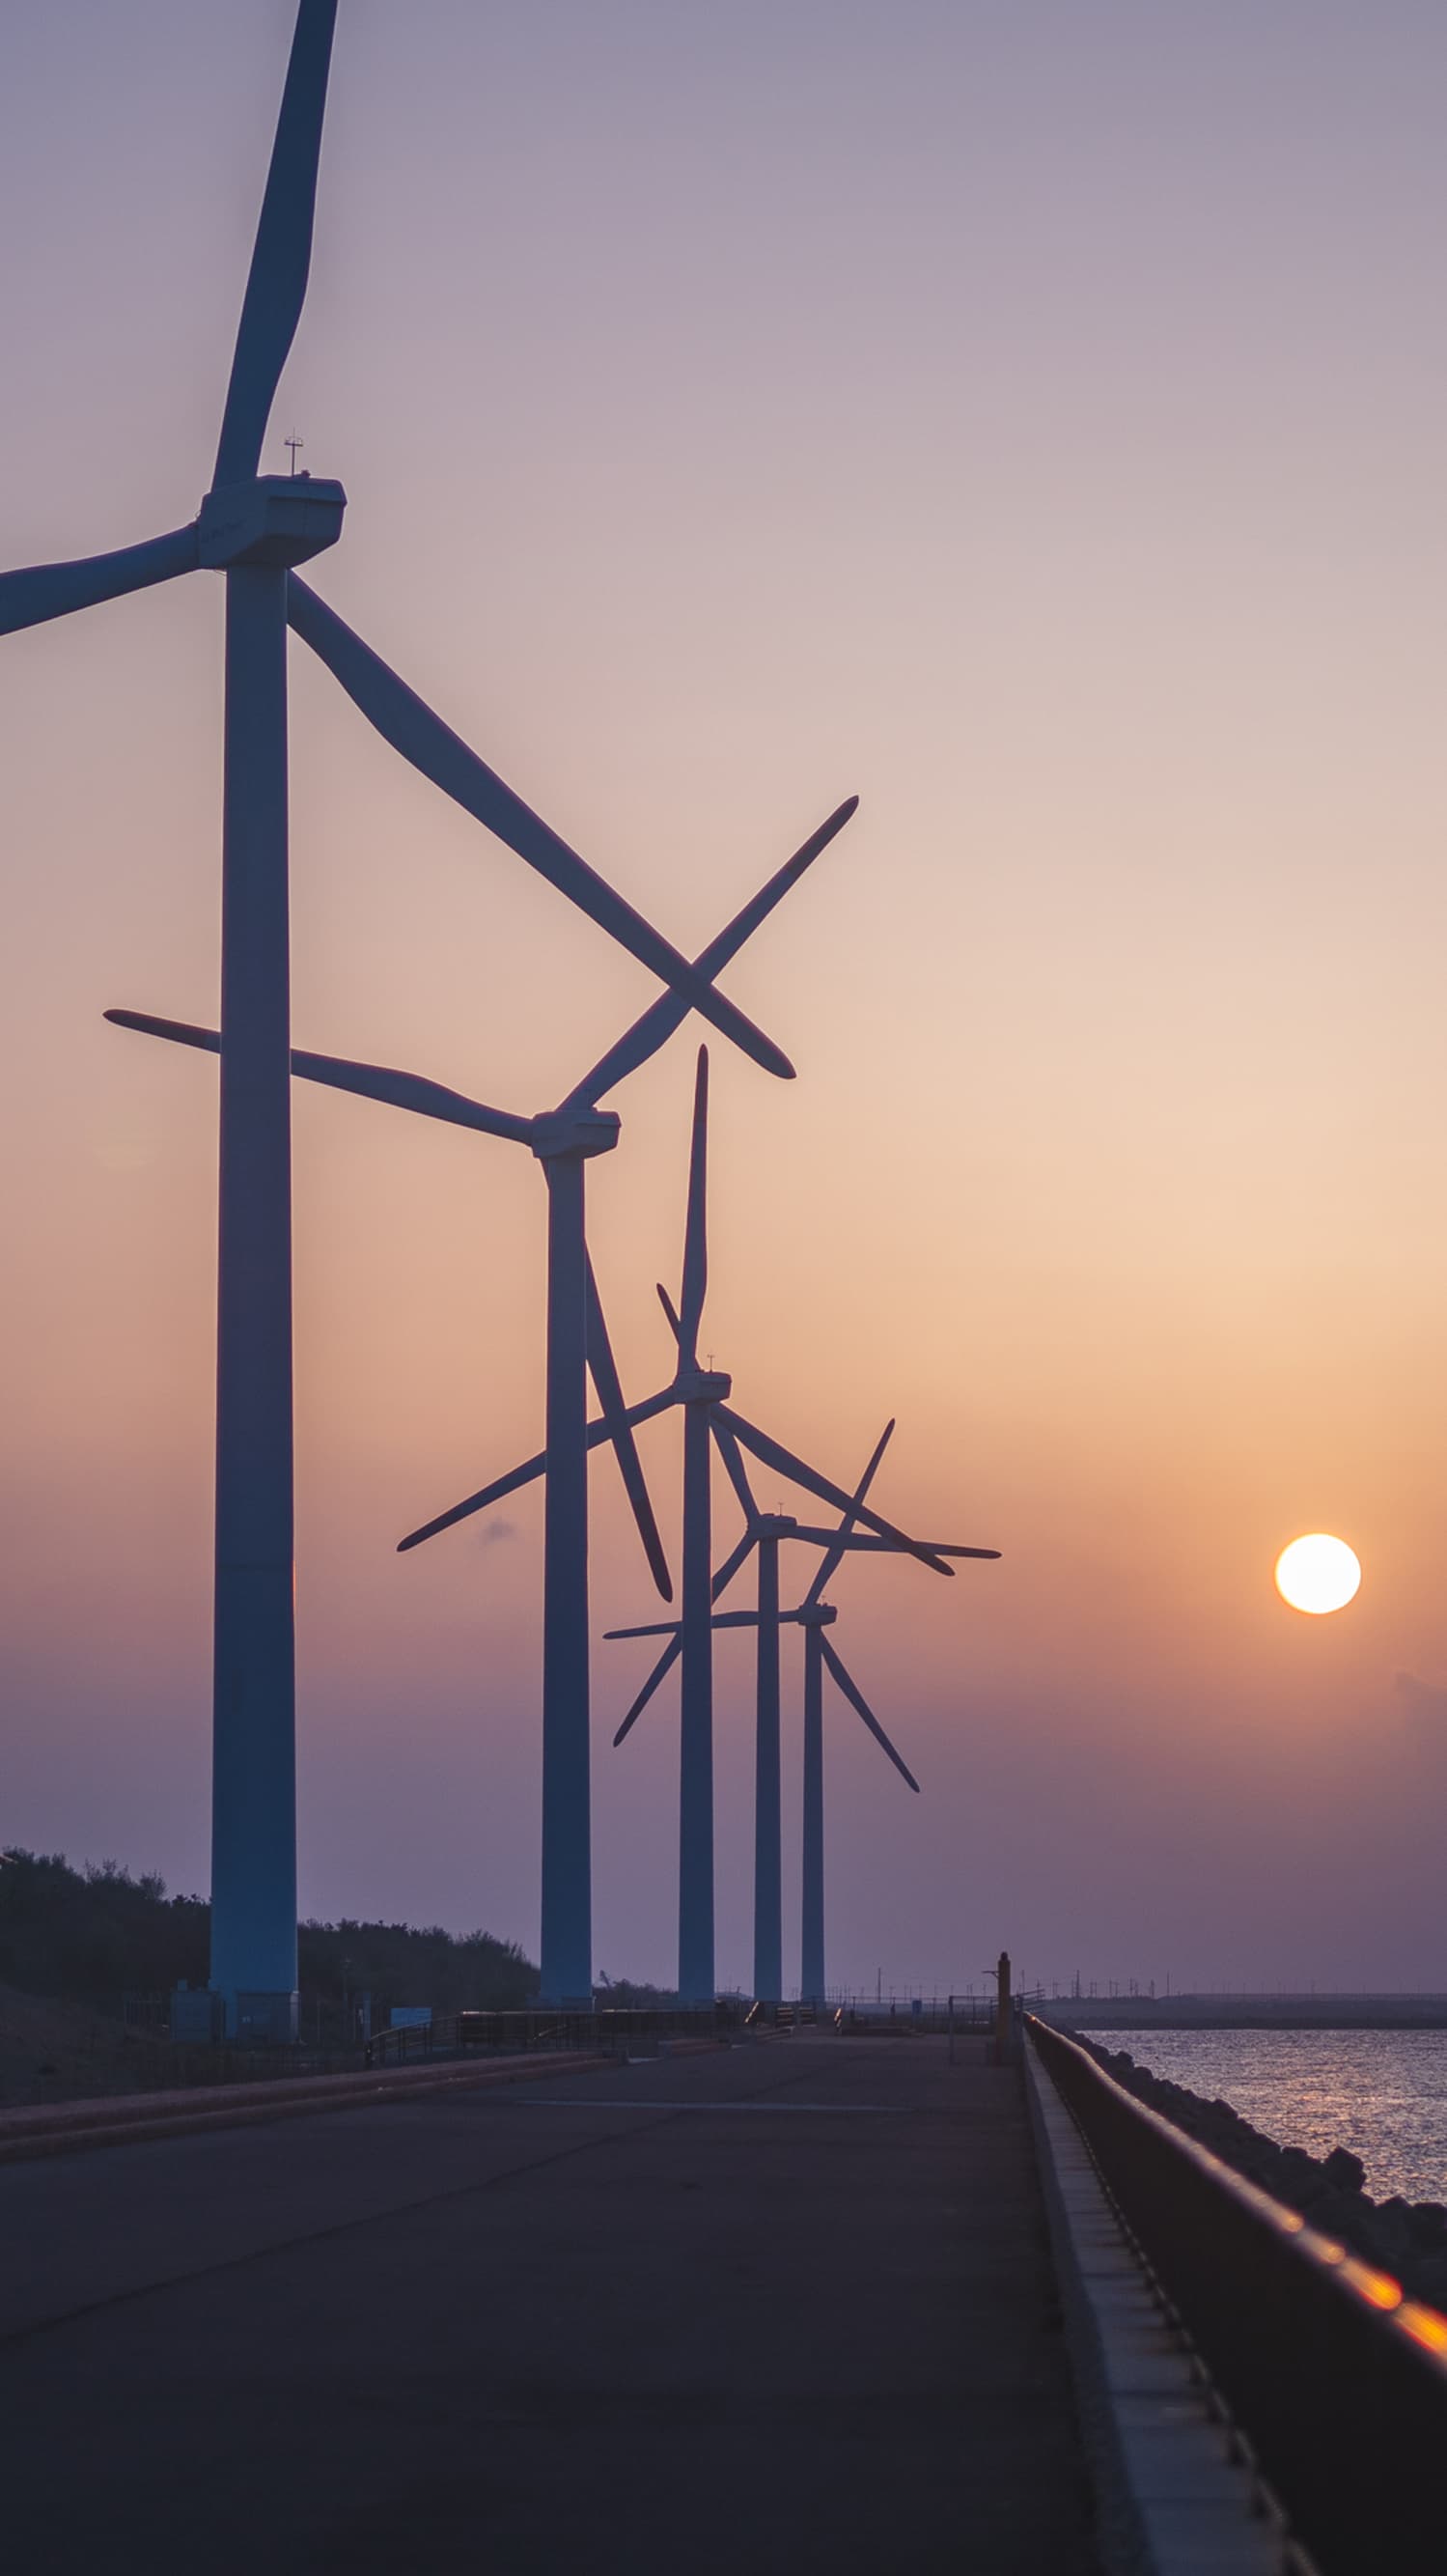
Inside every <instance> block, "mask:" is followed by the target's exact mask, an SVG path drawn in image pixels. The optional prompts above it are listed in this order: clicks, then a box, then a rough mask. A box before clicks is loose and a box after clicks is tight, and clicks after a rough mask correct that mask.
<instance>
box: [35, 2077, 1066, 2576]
mask: <svg viewBox="0 0 1447 2576" xmlns="http://www.w3.org/2000/svg"><path fill="white" fill-rule="evenodd" d="M961 2056H962V2062H961V2063H960V2064H959V2065H957V2066H955V2067H954V2068H951V2067H950V2066H949V2065H948V2064H947V2061H946V2049H945V2043H944V2042H943V2041H942V2040H940V2041H936V2040H928V2039H912V2040H907V2041H906V2040H897V2041H870V2040H846V2039H834V2038H833V2037H831V2036H826V2035H823V2034H812V2033H800V2034H799V2035H798V2036H797V2037H795V2038H792V2039H790V2038H780V2039H777V2040H769V2041H765V2042H763V2043H761V2044H759V2045H756V2046H750V2047H741V2048H735V2049H731V2050H727V2051H720V2052H710V2053H708V2054H706V2055H703V2056H697V2057H688V2058H679V2059H674V2060H671V2061H670V2060H666V2059H665V2060H659V2061H656V2062H654V2063H652V2064H649V2065H646V2066H633V2067H627V2068H619V2069H617V2070H616V2071H615V2070H609V2071H606V2072H601V2073H596V2074H574V2075H573V2076H571V2077H570V2078H567V2079H561V2078H560V2079H558V2080H555V2081H553V2082H548V2081H542V2082H539V2083H535V2084H531V2085H527V2086H520V2087H518V2088H516V2089H511V2088H510V2089H507V2090H503V2091H483V2092H478V2093H473V2094H465V2095H464V2094H459V2095H454V2096H452V2097H450V2098H447V2099H435V2098H434V2099H428V2100H426V2101H419V2102H412V2103H408V2104H399V2105H397V2106H395V2107H389V2108H385V2109H374V2110H366V2111H357V2112H346V2113H335V2112H334V2113H330V2114H327V2115H326V2116H324V2117H319V2118H317V2119H294V2120H288V2121H285V2122H282V2123H280V2124H278V2125H277V2126H275V2127H264V2128H255V2129H239V2130H228V2131H225V2132H223V2133H221V2134H218V2135H212V2136H209V2137H194V2138H178V2139H170V2140H166V2141H163V2142H158V2143H156V2144H153V2145H150V2146H136V2147H118V2148H114V2149H111V2150H109V2151H107V2152H105V2153H101V2154H96V2155H88V2156H76V2157H70V2158H64V2159H61V2160H59V2161H57V2162H54V2163H43V2164H42V2163H37V2164H30V2165H17V2166H13V2167H10V2168H8V2169H6V2170H4V2171H3V2172H0V2426H3V2428H4V2430H3V2434H0V2448H3V2455H4V2466H3V2471H0V2477H3V2485H0V2528H3V2530H4V2534H5V2539H6V2543H7V2548H8V2552H9V2553H10V2555H11V2556H12V2558H13V2563H14V2564H15V2565H16V2566H17V2567H24V2568H25V2569H26V2570H27V2576H70V2571H72V2570H75V2571H80V2570H82V2569H83V2570H85V2571H86V2572H87V2576H131V2571H132V2570H135V2571H140V2570H143V2569H144V2570H145V2571H146V2576H170V2571H172V2570H175V2571H178V2576H179V2571H183V2570H184V2571H186V2576H190V2572H191V2571H193V2570H195V2571H197V2576H233V2571H234V2572H235V2576H240V2571H242V2570H245V2571H247V2576H343V2571H346V2576H462V2571H467V2576H559V2571H568V2576H579V2571H582V2576H595V2571H596V2576H612V2571H614V2570H617V2571H619V2576H623V2571H627V2576H664V2571H667V2576H695V2571H697V2576H715V2571H717V2576H722V2571H724V2570H728V2571H729V2576H738V2571H742V2570H745V2569H747V2570H748V2571H750V2576H775V2571H777V2576H816V2571H817V2576H826V2571H827V2576H934V2571H935V2570H940V2571H944V2570H949V2571H951V2576H1090V2571H1091V2570H1092V2568H1093V2565H1094V2561H1093V2558H1092V2555H1091V2552H1090V2547H1089V2542H1088V2539H1087V2536H1086V2522H1087V2514H1086V2506H1085V2501H1084V2477H1083V2471H1082V2467H1081V2461H1080V2456H1079V2451H1078V2447H1077V2440H1076V2432H1075V2424H1074V2416H1073V2411H1072V2406H1071V2400H1070V2394H1069V2385H1068V2379H1067V2373H1066V2366H1065V2360H1064V2354H1063V2349H1062V2340H1061V2335H1060V2330H1059V2324H1058V2319H1057V2316H1056V2312H1055V2304H1054V2297H1053V2289H1052V2283H1051V2278H1050V2272H1049V2266H1048V2260H1047V2256H1046V2252H1045V2242H1044V2227H1043V2219H1042V2215H1041V2211H1040V2206H1039V2201H1038V2195H1037V2191H1036V2187H1035V2182H1034V2175H1033V2170H1032V2166H1031V2161H1030V2150H1029V2144H1028V2135H1027V2131H1026V2126H1025V2119H1024V2111H1023V2104H1022V2099H1021V2095H1020V2091H1019V2082H1018V2077H1017V2076H1016V2075H1015V2074H1013V2073H1012V2072H1010V2071H1009V2070H997V2069H994V2068H991V2067H987V2066H986V2065H985V2064H984V2062H983V2052H982V2050H980V2049H979V2048H978V2047H970V2048H969V2049H968V2050H967V2051H965V2050H962V2052H961Z"/></svg>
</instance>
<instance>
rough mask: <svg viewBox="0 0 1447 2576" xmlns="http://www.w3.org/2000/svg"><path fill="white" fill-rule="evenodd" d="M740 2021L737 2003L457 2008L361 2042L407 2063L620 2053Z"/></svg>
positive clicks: (387, 2060) (370, 2055) (375, 2057)
mask: <svg viewBox="0 0 1447 2576" xmlns="http://www.w3.org/2000/svg"><path fill="white" fill-rule="evenodd" d="M742 2019H743V2008H742V2006H741V2005H739V2004H737V2003H732V2002H730V2003H719V2004H699V2005H695V2006H693V2007H690V2006H688V2005H683V2004H681V2005H679V2006H678V2007H677V2009H676V2010H673V2011H666V2010H665V2011H650V2010H646V2009H644V2008H643V2007H642V2006H639V2007H636V2008H632V2009H630V2008H626V2007H624V2006H622V2005H619V2006H617V2007H615V2008H613V2009H611V2010H607V2011H599V2012H586V2011H580V2012H563V2011H557V2010H554V2011H549V2010H547V2009H546V2008H544V2007H537V2008H535V2009H533V2010H530V2011H523V2012H459V2013H447V2014H442V2015H438V2016H437V2017H436V2018H434V2019H433V2020H432V2021H430V2022H407V2023H404V2024H403V2025H402V2026H401V2027H400V2028H399V2029H395V2030H379V2031H375V2032H374V2033H373V2035H372V2037H371V2039H370V2040H368V2042H367V2045H366V2051H365V2063H366V2064H367V2065H368V2066H408V2065H412V2064H415V2063H417V2062H419V2061H422V2060H425V2059H427V2058H429V2057H458V2056H464V2055H470V2054H471V2053H472V2052H473V2051H476V2050H482V2051H489V2052H491V2053H492V2054H494V2055H499V2056H503V2055H505V2056H518V2055H521V2054H522V2053H523V2052H525V2051H526V2050H528V2049H572V2048H579V2049H589V2050H596V2051H600V2052H603V2053H605V2054H608V2055H613V2054H615V2053H616V2054H618V2055H622V2054H625V2053H626V2051H627V2049H628V2047H629V2044H630V2042H643V2041H647V2040H652V2041H655V2042H656V2041H658V2040H661V2039H711V2038H714V2037H719V2038H722V2037H724V2036H726V2034H727V2033H728V2032H729V2031H731V2030H734V2029H736V2028H737V2027H738V2026H739V2024H740V2022H741V2021H742Z"/></svg>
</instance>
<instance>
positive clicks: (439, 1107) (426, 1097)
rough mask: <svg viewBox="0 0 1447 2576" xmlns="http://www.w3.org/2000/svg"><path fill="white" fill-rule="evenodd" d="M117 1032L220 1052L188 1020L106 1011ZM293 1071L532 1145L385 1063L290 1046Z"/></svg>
mask: <svg viewBox="0 0 1447 2576" xmlns="http://www.w3.org/2000/svg"><path fill="white" fill-rule="evenodd" d="M105 1016H106V1018H107V1019H108V1020H110V1021H112V1022H113V1023H114V1025H115V1026H116V1027H117V1028H118V1029H139V1030H140V1031H141V1033H142V1035H143V1036H145V1037H151V1038H169V1039H170V1040H171V1041H172V1043H173V1044H174V1045H176V1046H190V1047H201V1048H203V1049H204V1050H205V1051H206V1052H207V1053H208V1054H211V1055H219V1054H220V1052H221V1038H220V1033H219V1031H217V1030H216V1029H198V1028H193V1027H192V1025H191V1023H190V1022H189V1021H188V1020H159V1019H156V1018H155V1017H154V1016H153V1015H152V1013H150V1012H149V1011H107V1012H106V1014H105ZM291 1069H292V1072H293V1073H294V1074H296V1075H297V1076H298V1077H299V1078H300V1080H302V1081H303V1082H322V1083H325V1084H326V1085H327V1087H328V1089H329V1090H332V1091H351V1092H355V1093H356V1094H357V1096H358V1098H359V1099H362V1100H382V1101H385V1102H386V1103H387V1105H388V1107H389V1108H392V1109H410V1110H414V1111H415V1112H416V1113H417V1114H418V1116H420V1117H423V1118H440V1119H443V1120H444V1121H445V1122H446V1124H447V1125H448V1126H450V1127H471V1128H473V1129H475V1130H477V1131H478V1132H479V1133H480V1134H482V1135H484V1136H504V1137H506V1138H507V1139H508V1140H509V1141H510V1142H511V1143H513V1144H516V1145H530V1144H531V1143H532V1125H531V1122H530V1121H529V1120H528V1119H526V1118H515V1117H514V1116H513V1115H512V1112H511V1111H510V1110H507V1109H489V1108H487V1107H486V1105H485V1104H484V1103H483V1102H482V1101H480V1100H469V1099H468V1097H467V1095H466V1093H465V1092H462V1091H449V1090H448V1089H447V1088H446V1085H445V1084H443V1083H440V1082H429V1081H428V1080H427V1079H426V1077H425V1075H423V1074H420V1073H399V1072H398V1071H397V1070H396V1069H395V1067H393V1066H392V1065H388V1064H353V1063H351V1062H350V1061H349V1059H348V1058H347V1057H346V1056H340V1055H310V1054H308V1053H307V1051H306V1049H305V1048H304V1047H293V1048H292V1051H291Z"/></svg>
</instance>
